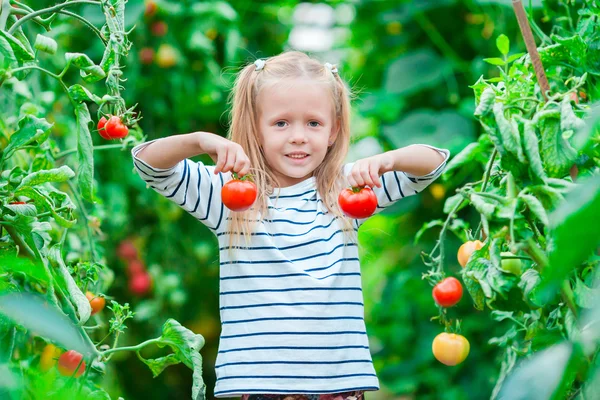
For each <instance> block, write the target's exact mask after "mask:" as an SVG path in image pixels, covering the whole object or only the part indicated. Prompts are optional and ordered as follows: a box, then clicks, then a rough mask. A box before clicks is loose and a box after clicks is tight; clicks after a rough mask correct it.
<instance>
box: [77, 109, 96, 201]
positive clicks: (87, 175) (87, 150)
mask: <svg viewBox="0 0 600 400" xmlns="http://www.w3.org/2000/svg"><path fill="white" fill-rule="evenodd" d="M75 115H76V117H77V159H78V161H79V166H78V167H77V182H78V183H79V190H80V192H81V195H82V196H83V198H84V199H86V200H88V201H90V202H93V201H94V200H93V197H94V144H93V142H92V135H91V134H90V124H91V123H92V119H91V117H90V112H89V111H88V107H87V105H86V104H85V103H79V104H77V105H76V107H75Z"/></svg>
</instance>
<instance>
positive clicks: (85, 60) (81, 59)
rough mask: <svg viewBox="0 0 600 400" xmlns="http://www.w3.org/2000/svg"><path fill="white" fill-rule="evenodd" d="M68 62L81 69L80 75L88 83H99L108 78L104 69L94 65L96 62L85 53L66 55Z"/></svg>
mask: <svg viewBox="0 0 600 400" xmlns="http://www.w3.org/2000/svg"><path fill="white" fill-rule="evenodd" d="M65 58H66V59H67V62H68V63H70V64H71V65H74V66H75V67H77V68H79V69H80V75H81V77H82V78H83V80H84V81H86V82H97V81H99V80H100V79H103V78H105V77H106V73H105V72H104V70H103V69H102V67H100V66H98V65H96V64H94V62H93V61H92V60H91V59H90V58H89V57H88V56H87V54H83V53H65Z"/></svg>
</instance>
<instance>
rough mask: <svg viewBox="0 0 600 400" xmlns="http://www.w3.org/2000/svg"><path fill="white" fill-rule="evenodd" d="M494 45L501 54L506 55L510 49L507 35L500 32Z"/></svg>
mask: <svg viewBox="0 0 600 400" xmlns="http://www.w3.org/2000/svg"><path fill="white" fill-rule="evenodd" d="M496 47H497V48H498V50H499V51H500V53H502V55H507V54H508V52H509V51H510V41H509V40H508V36H506V35H505V34H501V35H500V36H498V37H497V38H496Z"/></svg>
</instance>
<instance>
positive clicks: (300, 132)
mask: <svg viewBox="0 0 600 400" xmlns="http://www.w3.org/2000/svg"><path fill="white" fill-rule="evenodd" d="M290 142H291V143H305V142H306V131H305V130H304V127H301V126H299V127H294V128H293V130H292V132H291V135H290Z"/></svg>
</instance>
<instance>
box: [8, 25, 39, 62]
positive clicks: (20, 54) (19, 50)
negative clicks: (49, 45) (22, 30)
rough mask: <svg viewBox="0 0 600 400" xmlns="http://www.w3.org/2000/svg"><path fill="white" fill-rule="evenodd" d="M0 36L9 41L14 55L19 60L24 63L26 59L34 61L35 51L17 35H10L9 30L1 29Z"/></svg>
mask: <svg viewBox="0 0 600 400" xmlns="http://www.w3.org/2000/svg"><path fill="white" fill-rule="evenodd" d="M0 37H2V38H4V39H5V40H6V42H8V45H9V46H10V48H11V49H12V51H13V53H14V56H15V57H16V58H17V60H18V61H19V62H21V63H22V62H25V61H33V60H34V59H35V55H34V54H33V51H31V48H28V47H27V46H25V45H24V44H23V43H21V41H20V40H19V39H17V38H16V37H14V36H12V35H10V34H9V33H8V32H5V31H3V30H0ZM0 47H4V46H0ZM3 54H4V51H3Z"/></svg>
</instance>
